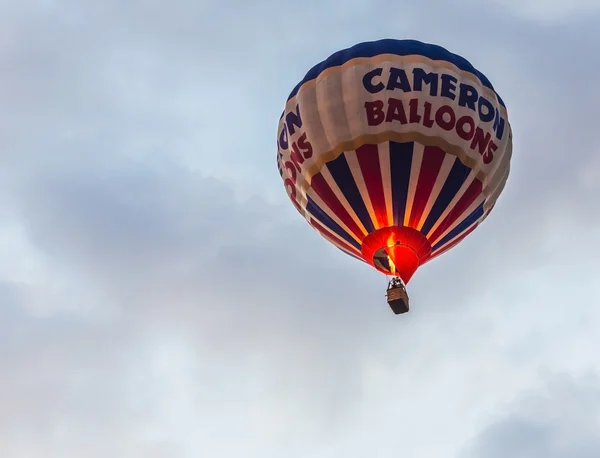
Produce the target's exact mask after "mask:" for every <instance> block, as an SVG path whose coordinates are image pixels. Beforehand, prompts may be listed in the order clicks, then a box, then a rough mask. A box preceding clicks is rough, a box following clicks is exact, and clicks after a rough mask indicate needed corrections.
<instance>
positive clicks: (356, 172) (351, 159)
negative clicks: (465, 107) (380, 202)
mask: <svg viewBox="0 0 600 458" xmlns="http://www.w3.org/2000/svg"><path fill="white" fill-rule="evenodd" d="M346 159H347V160H348V165H349V166H350V171H351V172H352V177H353V178H354V181H355V182H356V186H357V187H358V191H359V192H360V195H361V197H362V199H363V202H364V203H365V206H366V207H367V212H369V217H370V218H371V221H372V222H373V226H374V227H375V229H379V224H378V222H377V218H376V217H375V211H374V210H373V203H372V202H371V198H370V197H369V191H368V190H367V185H366V183H365V179H364V177H363V174H362V171H361V169H360V165H359V163H358V157H357V156H356V151H348V152H346Z"/></svg>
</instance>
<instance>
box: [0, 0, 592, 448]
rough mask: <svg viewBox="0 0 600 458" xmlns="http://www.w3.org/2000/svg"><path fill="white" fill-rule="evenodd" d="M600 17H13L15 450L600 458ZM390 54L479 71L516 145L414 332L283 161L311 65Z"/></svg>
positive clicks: (2, 29)
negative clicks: (322, 223) (314, 216)
mask: <svg viewBox="0 0 600 458" xmlns="http://www.w3.org/2000/svg"><path fill="white" fill-rule="evenodd" d="M167 5H168V6H167ZM598 23H600V3H598V2H597V1H596V0H551V1H549V0H535V1H527V2H524V1H516V0H514V1H513V0H506V1H501V0H457V1H454V2H446V1H442V0H428V1H423V2H417V1H414V2H397V1H391V0H386V1H384V0H369V1H367V0H347V1H346V2H344V4H343V7H341V4H340V3H337V2H333V1H330V0H322V1H316V0H306V1H304V2H297V3H292V2H275V1H272V0H271V1H266V0H262V1H255V2H242V1H239V0H223V1H222V2H217V1H212V2H211V1H192V0H173V1H171V2H158V1H152V0H147V1H140V0H129V1H127V2H123V1H120V0H103V1H81V0H79V1H75V0H53V1H51V0H38V1H34V0H22V1H19V2H16V1H12V0H0V455H1V456H2V457H3V458H39V457H41V456H43V457H44V458H106V457H114V458H188V457H191V458H198V457H204V456H206V457H208V456H210V457H214V458H233V457H236V458H237V457H248V458H253V457H260V458H280V457H281V456H286V457H289V458H301V457H302V458H306V457H311V458H334V457H335V458H337V457H345V458H363V457H366V456H368V457H373V458H380V457H381V458H386V457H399V456H401V457H404V456H406V457H410V458H501V457H507V456H510V457H513V458H537V457H540V458H597V457H598V456H600V352H599V351H598V349H599V348H600V333H598V332H597V331H598V330H600V291H599V289H598V288H597V279H598V278H600V267H598V263H597V260H596V255H595V254H596V253H600V236H599V235H600V204H599V203H598V196H599V195H600V147H599V146H598V142H597V140H596V138H597V137H596V133H597V131H598V126H597V122H598V119H600V86H599V85H598V84H597V82H596V79H597V75H598V74H599V73H600V54H598V51H597V50H598V49H599V48H600V29H599V28H598ZM384 37H391V38H415V39H419V40H423V41H427V42H433V43H438V44H441V45H443V46H445V47H447V48H448V49H450V50H451V51H453V52H456V53H459V54H461V55H464V56H466V57H467V58H468V59H469V60H470V61H471V62H472V63H473V64H474V65H475V66H476V67H477V68H479V69H481V70H482V71H483V72H484V73H485V74H486V75H487V76H488V77H489V78H490V80H491V81H492V83H493V84H494V86H495V88H496V89H497V91H498V92H499V93H500V94H501V96H502V98H503V99H504V101H505V102H506V104H507V106H508V110H509V119H510V122H511V125H512V128H513V134H514V152H513V160H512V169H511V176H510V179H509V181H508V184H507V186H506V188H505V191H504V193H503V194H502V196H501V198H500V199H499V201H498V203H497V205H496V207H495V209H494V211H493V212H492V214H491V215H490V217H489V218H488V219H487V220H486V221H485V222H484V224H483V225H481V226H480V227H479V228H478V229H477V230H476V231H475V232H474V233H473V234H471V235H470V236H469V237H468V238H467V240H465V241H464V242H463V243H461V244H460V245H459V246H457V247H456V248H455V249H453V250H451V251H450V252H448V253H446V254H445V255H444V256H441V257H439V258H437V259H436V260H435V261H432V262H431V263H429V264H427V265H426V266H424V267H422V268H421V269H419V271H418V272H417V274H416V275H415V277H414V278H413V280H411V282H410V284H409V293H410V296H411V312H410V313H409V314H407V315H402V316H395V315H393V313H392V312H391V311H390V310H389V308H388V306H387V304H386V302H385V296H384V291H385V287H386V285H387V283H386V280H385V278H384V277H383V276H382V275H380V274H378V273H377V272H374V271H373V270H371V269H369V268H368V266H366V265H364V264H363V263H360V262H358V261H355V260H353V259H352V258H349V257H347V256H345V255H344V254H343V253H341V252H339V251H338V250H337V249H336V248H334V247H333V246H331V245H330V244H328V243H327V242H326V241H325V240H324V239H322V238H321V237H320V236H319V235H318V234H317V233H316V232H315V231H313V230H311V229H310V227H309V226H308V225H307V224H306V222H305V221H304V220H303V219H302V218H301V217H300V215H298V214H297V213H296V211H295V209H294V208H293V207H292V205H291V204H290V202H289V200H288V199H287V196H286V194H285V191H284V189H283V185H282V183H281V180H280V178H279V175H278V172H277V167H276V163H275V155H276V150H275V139H276V129H277V122H278V119H279V115H280V114H281V111H282V109H283V106H284V103H285V100H286V97H287V95H288V93H289V92H290V90H291V89H292V88H293V87H294V86H295V84H296V83H297V82H298V81H299V80H300V79H301V78H302V77H303V76H304V74H305V72H306V71H307V70H308V69H309V68H310V67H311V66H312V65H313V64H315V63H317V62H319V61H320V60H322V59H324V58H326V57H327V56H328V55H329V54H331V53H333V52H335V51H336V50H338V49H340V48H343V47H346V46H350V45H352V44H354V43H357V42H359V41H364V40H373V39H379V38H384Z"/></svg>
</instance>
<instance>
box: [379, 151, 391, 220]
mask: <svg viewBox="0 0 600 458" xmlns="http://www.w3.org/2000/svg"><path fill="white" fill-rule="evenodd" d="M379 164H380V165H381V182H382V183H383V195H384V198H385V210H386V213H387V218H388V224H389V225H390V226H393V225H394V206H393V204H394V202H393V201H392V166H391V164H390V142H385V143H381V144H380V145H379Z"/></svg>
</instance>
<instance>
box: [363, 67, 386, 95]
mask: <svg viewBox="0 0 600 458" xmlns="http://www.w3.org/2000/svg"><path fill="white" fill-rule="evenodd" d="M382 73H383V68H381V67H380V68H376V69H375V70H371V71H370V72H368V73H366V74H365V76H363V80H362V81H363V86H364V87H365V89H366V90H367V91H368V92H370V93H371V94H377V93H378V92H381V91H383V90H384V89H385V84H383V83H382V82H381V81H380V82H379V83H377V84H373V78H375V77H376V76H381V74H382Z"/></svg>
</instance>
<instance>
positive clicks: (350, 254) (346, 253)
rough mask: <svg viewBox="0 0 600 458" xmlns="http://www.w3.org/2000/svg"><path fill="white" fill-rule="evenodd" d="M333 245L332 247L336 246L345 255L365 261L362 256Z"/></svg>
mask: <svg viewBox="0 0 600 458" xmlns="http://www.w3.org/2000/svg"><path fill="white" fill-rule="evenodd" d="M333 246H334V247H336V248H337V249H338V250H340V251H341V252H342V253H344V254H345V255H348V256H352V257H353V258H354V259H358V260H359V261H362V262H366V261H365V260H364V259H363V258H359V257H358V256H356V255H353V254H352V253H348V252H347V251H344V250H342V249H341V248H340V247H339V246H337V245H333Z"/></svg>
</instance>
